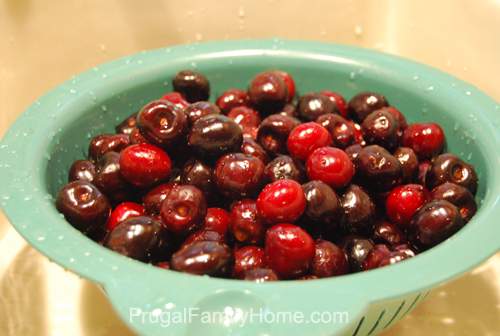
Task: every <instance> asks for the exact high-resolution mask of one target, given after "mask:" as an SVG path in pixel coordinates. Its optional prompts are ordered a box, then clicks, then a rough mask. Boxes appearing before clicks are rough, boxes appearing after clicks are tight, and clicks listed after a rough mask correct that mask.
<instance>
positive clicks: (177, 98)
mask: <svg viewBox="0 0 500 336" xmlns="http://www.w3.org/2000/svg"><path fill="white" fill-rule="evenodd" d="M161 100H166V101H167V102H169V103H171V104H174V105H175V106H176V107H177V108H178V109H180V110H182V111H184V110H185V109H186V108H187V107H188V106H189V103H188V102H187V101H186V100H185V99H184V97H183V96H182V95H181V94H180V93H179V92H168V93H166V94H164V95H163V96H162V97H161Z"/></svg>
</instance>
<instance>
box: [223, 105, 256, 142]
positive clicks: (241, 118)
mask: <svg viewBox="0 0 500 336" xmlns="http://www.w3.org/2000/svg"><path fill="white" fill-rule="evenodd" d="M227 116H228V117H229V118H231V119H233V120H234V121H235V122H236V123H237V124H238V125H240V127H241V130H242V131H243V133H244V134H250V135H254V134H256V133H257V128H258V127H259V125H260V122H261V120H260V114H259V112H257V111H256V110H254V109H252V108H250V107H248V106H238V107H235V108H233V109H232V110H231V111H229V113H228V114H227Z"/></svg>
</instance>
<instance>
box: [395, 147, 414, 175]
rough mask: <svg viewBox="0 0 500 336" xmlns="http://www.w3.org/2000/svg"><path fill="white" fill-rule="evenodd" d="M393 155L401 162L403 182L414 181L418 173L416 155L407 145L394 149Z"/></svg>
mask: <svg viewBox="0 0 500 336" xmlns="http://www.w3.org/2000/svg"><path fill="white" fill-rule="evenodd" d="M393 155H394V157H395V158H396V159H398V161H399V163H400V164H401V173H402V174H403V181H404V182H407V183H408V182H411V181H414V180H415V178H416V177H417V175H418V157H417V155H416V154H415V152H414V151H413V149H411V148H409V147H399V148H397V149H396V150H395V151H394V154H393Z"/></svg>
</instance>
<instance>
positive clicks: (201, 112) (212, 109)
mask: <svg viewBox="0 0 500 336" xmlns="http://www.w3.org/2000/svg"><path fill="white" fill-rule="evenodd" d="M184 113H185V114H186V115H187V117H188V119H189V123H190V124H191V125H192V124H194V123H195V122H196V120H198V119H200V118H201V117H204V116H206V115H209V114H220V113H221V111H220V109H219V107H217V105H214V104H212V103H210V102H208V101H199V102H196V103H193V104H191V105H189V106H188V107H186V108H185V109H184Z"/></svg>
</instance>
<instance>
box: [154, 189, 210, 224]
mask: <svg viewBox="0 0 500 336" xmlns="http://www.w3.org/2000/svg"><path fill="white" fill-rule="evenodd" d="M206 213H207V203H206V201H205V196H204V195H203V192H202V191H201V190H200V189H198V188H196V187H194V186H191V185H176V186H174V187H173V188H172V190H170V192H169V193H168V195H167V197H166V198H165V200H164V201H163V203H162V205H161V211H160V215H161V218H162V220H163V221H162V224H163V226H164V227H165V228H166V229H167V230H169V231H171V232H173V233H177V234H186V233H189V232H191V231H193V230H194V229H195V228H197V227H198V226H199V225H200V224H201V223H202V221H203V220H204V219H205V215H206Z"/></svg>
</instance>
